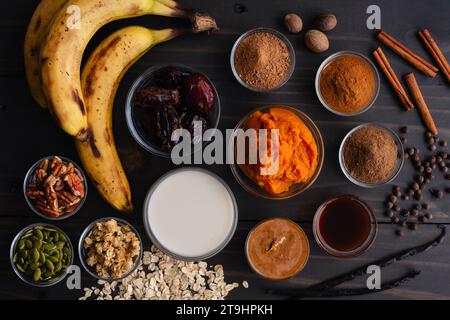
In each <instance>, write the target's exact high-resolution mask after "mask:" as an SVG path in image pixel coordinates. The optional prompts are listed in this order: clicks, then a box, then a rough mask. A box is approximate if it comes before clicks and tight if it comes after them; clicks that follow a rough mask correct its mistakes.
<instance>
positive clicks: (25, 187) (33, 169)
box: [23, 156, 88, 221]
mask: <svg viewBox="0 0 450 320" xmlns="http://www.w3.org/2000/svg"><path fill="white" fill-rule="evenodd" d="M54 157H55V156H48V157H44V158H42V159H40V160H38V161H37V162H36V163H35V164H33V165H32V166H31V168H30V169H29V170H28V172H27V174H26V175H25V179H24V181H23V196H24V197H25V201H26V202H27V204H28V206H29V207H30V209H31V210H33V212H34V213H36V214H37V215H38V216H39V217H41V218H44V219H47V220H51V221H60V220H64V219H67V218H70V217H71V216H73V215H74V214H76V213H77V212H78V211H80V210H81V208H82V207H83V205H84V203H85V202H86V198H87V194H88V183H87V179H86V175H85V173H84V172H83V170H82V169H81V167H80V166H79V165H77V164H76V163H75V162H74V161H72V160H70V159H69V158H66V157H62V156H56V157H59V158H60V159H61V160H62V161H64V162H67V163H68V162H71V163H72V164H73V165H74V167H75V168H76V169H77V170H78V171H79V172H80V173H81V175H82V176H83V185H84V197H83V199H81V201H80V203H79V204H78V207H77V208H76V209H75V210H74V211H72V212H71V213H66V214H63V215H61V216H59V217H57V218H54V217H50V216H47V215H45V214H43V213H42V212H40V211H39V210H38V209H37V208H36V206H35V205H34V203H33V201H32V200H31V199H29V198H28V197H27V192H28V185H29V184H30V183H31V182H33V181H34V179H35V178H36V177H35V172H36V169H37V168H38V167H39V165H40V163H41V162H42V161H43V160H46V159H48V160H51V159H53V158H54Z"/></svg>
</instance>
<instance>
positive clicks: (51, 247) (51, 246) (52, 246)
mask: <svg viewBox="0 0 450 320" xmlns="http://www.w3.org/2000/svg"><path fill="white" fill-rule="evenodd" d="M55 249H56V246H55V244H54V243H52V242H49V243H46V244H44V250H45V251H52V250H55Z"/></svg>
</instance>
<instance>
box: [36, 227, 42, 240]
mask: <svg viewBox="0 0 450 320" xmlns="http://www.w3.org/2000/svg"><path fill="white" fill-rule="evenodd" d="M34 234H35V235H36V237H37V238H38V239H40V240H42V239H44V234H43V233H42V231H41V230H40V229H37V228H36V230H35V231H34Z"/></svg>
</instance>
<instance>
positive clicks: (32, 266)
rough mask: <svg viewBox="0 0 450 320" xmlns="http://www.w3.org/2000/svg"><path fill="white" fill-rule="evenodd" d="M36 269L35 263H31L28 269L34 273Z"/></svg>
mask: <svg viewBox="0 0 450 320" xmlns="http://www.w3.org/2000/svg"><path fill="white" fill-rule="evenodd" d="M37 268H39V266H38V264H37V263H36V262H33V263H32V264H30V269H31V270H33V271H35V270H36V269H37Z"/></svg>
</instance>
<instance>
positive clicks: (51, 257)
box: [48, 256, 59, 263]
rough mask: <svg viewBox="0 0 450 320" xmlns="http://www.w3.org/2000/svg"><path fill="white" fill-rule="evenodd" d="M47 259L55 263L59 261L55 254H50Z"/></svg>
mask: <svg viewBox="0 0 450 320" xmlns="http://www.w3.org/2000/svg"><path fill="white" fill-rule="evenodd" d="M48 259H49V260H50V261H51V262H53V263H57V262H58V261H59V258H57V257H55V256H50V257H48Z"/></svg>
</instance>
